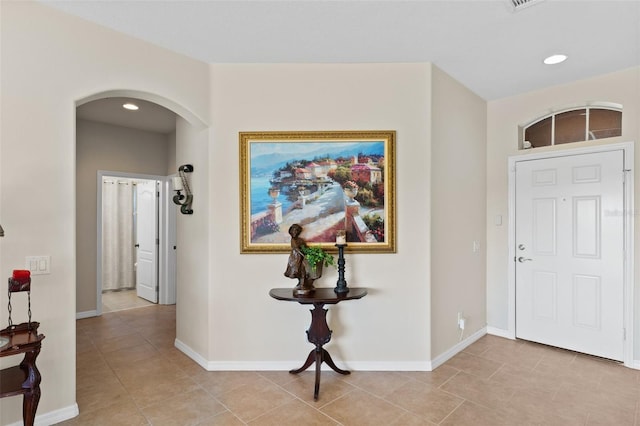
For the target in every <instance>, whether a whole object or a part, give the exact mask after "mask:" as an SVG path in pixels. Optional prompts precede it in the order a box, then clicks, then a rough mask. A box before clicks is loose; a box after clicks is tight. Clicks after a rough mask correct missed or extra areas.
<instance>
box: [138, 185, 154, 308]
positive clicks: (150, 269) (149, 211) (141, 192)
mask: <svg viewBox="0 0 640 426" xmlns="http://www.w3.org/2000/svg"><path fill="white" fill-rule="evenodd" d="M157 193H158V189H157V182H156V181H154V180H148V181H141V182H138V184H137V185H136V243H137V244H136V247H137V251H136V252H137V256H136V258H137V261H136V262H137V268H136V289H137V292H138V297H142V298H144V299H147V300H148V301H150V302H153V303H158V197H157Z"/></svg>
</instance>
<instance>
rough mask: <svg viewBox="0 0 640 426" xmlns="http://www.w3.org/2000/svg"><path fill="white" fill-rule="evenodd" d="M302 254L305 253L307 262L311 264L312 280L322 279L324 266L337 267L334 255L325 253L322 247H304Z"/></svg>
mask: <svg viewBox="0 0 640 426" xmlns="http://www.w3.org/2000/svg"><path fill="white" fill-rule="evenodd" d="M302 253H304V258H305V261H306V262H307V263H308V264H309V277H310V278H320V277H321V276H322V267H323V266H335V259H334V258H333V255H331V254H329V253H327V252H326V251H324V249H323V248H322V247H320V246H314V247H310V246H304V247H302Z"/></svg>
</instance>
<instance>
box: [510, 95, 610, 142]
mask: <svg viewBox="0 0 640 426" xmlns="http://www.w3.org/2000/svg"><path fill="white" fill-rule="evenodd" d="M621 135H622V105H614V104H606V105H605V104H601V105H589V106H584V107H578V108H572V109H564V110H561V111H556V112H553V113H551V114H547V115H545V116H542V117H539V118H537V119H535V120H534V121H532V122H530V123H529V124H527V125H525V126H522V127H521V128H520V149H529V148H538V147H541V146H551V145H560V144H565V143H571V142H582V141H589V140H596V139H604V138H611V137H615V136H621Z"/></svg>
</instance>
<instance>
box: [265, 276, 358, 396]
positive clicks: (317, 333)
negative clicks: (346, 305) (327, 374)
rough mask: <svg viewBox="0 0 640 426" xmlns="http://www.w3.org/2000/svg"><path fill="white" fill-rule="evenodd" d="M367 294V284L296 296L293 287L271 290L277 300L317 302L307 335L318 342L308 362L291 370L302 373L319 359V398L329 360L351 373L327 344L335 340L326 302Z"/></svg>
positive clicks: (340, 371) (334, 365) (337, 301)
mask: <svg viewBox="0 0 640 426" xmlns="http://www.w3.org/2000/svg"><path fill="white" fill-rule="evenodd" d="M366 295H367V289H366V288H357V287H356V288H349V292H348V293H340V294H337V293H335V292H334V291H333V288H316V289H315V291H314V292H313V294H310V295H305V296H295V295H294V294H293V289H291V288H273V289H271V291H269V296H271V297H273V298H274V299H277V300H286V301H288V302H298V303H300V304H301V305H313V309H312V310H311V325H310V326H309V329H308V330H307V339H308V340H309V343H313V344H314V345H316V347H315V349H312V350H311V352H310V353H309V356H308V357H307V360H306V361H305V362H304V365H303V366H302V367H300V368H298V369H295V370H291V371H289V373H291V374H298V373H301V372H303V371H304V370H306V369H307V368H309V367H310V366H311V364H313V363H314V362H315V363H316V384H315V388H314V391H313V399H314V400H317V399H318V392H319V391H320V366H321V365H322V363H323V362H326V363H327V365H328V366H329V367H331V369H332V370H333V371H335V372H336V373H340V374H351V372H350V371H347V370H342V369H340V368H338V367H337V366H336V364H335V363H334V362H333V360H332V359H331V355H329V352H327V350H326V349H324V348H323V346H324V345H325V344H326V343H329V341H330V340H331V333H332V331H331V330H330V329H329V325H328V324H327V309H324V305H335V304H337V303H339V302H342V301H343V300H354V299H361V298H363V297H364V296H366Z"/></svg>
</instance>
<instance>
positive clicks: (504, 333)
mask: <svg viewBox="0 0 640 426" xmlns="http://www.w3.org/2000/svg"><path fill="white" fill-rule="evenodd" d="M487 334H491V335H492V336H498V337H504V338H505V339H511V340H514V339H515V338H516V336H514V335H513V334H512V333H511V332H510V331H509V330H505V329H504V328H497V327H491V326H489V325H488V326H487Z"/></svg>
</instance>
